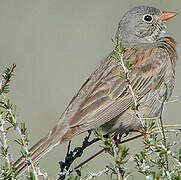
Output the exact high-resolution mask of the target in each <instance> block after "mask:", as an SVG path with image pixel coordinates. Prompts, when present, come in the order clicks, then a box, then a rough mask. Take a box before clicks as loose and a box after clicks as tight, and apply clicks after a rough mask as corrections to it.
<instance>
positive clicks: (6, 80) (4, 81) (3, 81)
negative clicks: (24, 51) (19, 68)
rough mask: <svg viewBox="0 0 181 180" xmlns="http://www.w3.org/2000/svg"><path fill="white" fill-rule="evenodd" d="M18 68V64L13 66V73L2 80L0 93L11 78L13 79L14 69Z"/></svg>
mask: <svg viewBox="0 0 181 180" xmlns="http://www.w3.org/2000/svg"><path fill="white" fill-rule="evenodd" d="M15 68H16V64H13V67H12V68H11V71H10V72H9V73H8V75H7V78H6V79H4V80H2V81H1V83H0V92H1V91H2V89H3V88H4V87H5V86H6V85H7V83H8V82H9V80H10V78H11V74H12V73H13V71H14V69H15Z"/></svg>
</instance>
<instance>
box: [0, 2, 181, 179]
mask: <svg viewBox="0 0 181 180" xmlns="http://www.w3.org/2000/svg"><path fill="white" fill-rule="evenodd" d="M137 5H150V6H154V7H157V8H160V9H162V10H168V11H174V12H178V16H177V17H175V18H174V19H173V20H171V21H170V22H168V25H167V26H168V29H169V32H170V34H171V35H172V36H173V37H174V38H175V39H176V40H177V42H178V43H179V44H181V35H180V32H181V31H180V30H181V21H180V19H181V1H180V0H172V1H170V0H134V1H133V0H111V1H110V0H76V1H75V0H51V1H50V0H29V1H24V0H16V1H15V0H0V69H1V70H2V68H3V67H4V66H5V65H7V64H12V63H16V65H17V68H16V77H15V80H14V81H13V83H12V84H11V89H12V91H11V92H10V98H11V99H12V101H13V102H14V103H16V105H17V120H18V121H25V122H26V125H27V127H28V129H29V138H30V144H31V145H32V144H34V143H35V142H37V141H38V140H39V139H40V138H41V137H42V136H44V135H46V134H47V132H48V130H49V129H50V128H51V127H53V126H54V125H55V124H56V123H57V121H58V118H59V117H60V114H61V113H62V112H63V111H64V109H65V108H66V106H67V104H68V103H69V101H70V100H71V98H72V97H73V96H74V94H75V93H76V92H77V91H78V89H79V88H80V86H81V84H82V83H83V82H84V81H85V80H86V79H87V78H88V76H89V75H90V73H91V72H92V71H93V70H94V69H95V67H96V66H97V65H98V64H99V62H100V61H101V60H102V59H104V58H105V57H106V56H107V55H108V54H109V53H110V52H111V51H112V49H113V43H112V41H111V38H112V37H114V35H115V32H116V30H117V25H118V22H119V20H120V19H121V17H122V15H123V14H124V13H125V12H126V11H127V10H129V9H130V8H133V7H135V6H137ZM179 53H180V52H179ZM176 73H177V81H176V88H175V92H174V94H175V95H181V81H180V76H181V62H180V59H179V60H178V62H177V69H176ZM180 106H181V101H178V102H174V103H169V104H168V105H167V106H166V111H165V112H164V121H165V123H166V124H176V123H180V114H179V111H180ZM140 141H141V139H139V140H136V141H134V142H131V143H129V144H128V146H129V147H130V152H131V151H132V152H135V151H139V149H135V147H138V144H139V143H140ZM80 142H82V138H81V136H79V137H77V138H75V139H74V143H75V144H77V145H80ZM97 147H98V145H96V148H97ZM96 148H89V150H88V151H86V152H85V153H84V157H83V159H84V158H85V157H88V156H89V155H91V154H93V153H94V152H96V151H97V150H96ZM97 149H98V148H97ZM66 150H67V146H66V145H60V146H58V147H57V148H55V149H54V150H53V151H51V152H50V153H49V154H47V155H46V156H45V157H44V158H43V159H42V160H41V161H40V167H42V168H43V169H45V170H46V171H47V172H48V174H49V176H50V178H51V179H55V177H56V176H57V173H58V172H59V166H58V161H59V160H63V158H64V157H65V153H66ZM18 156H19V154H18V153H16V152H15V157H14V159H17V158H18ZM108 162H111V158H110V157H109V155H107V156H105V154H103V155H102V156H99V157H98V158H96V159H95V160H93V161H91V162H90V163H88V165H87V166H88V167H87V169H88V170H89V172H98V171H100V170H102V169H104V167H105V164H106V163H108ZM131 171H132V170H131ZM98 179H105V176H102V177H99V178H98ZM134 179H142V176H139V175H138V174H136V175H135V177H134Z"/></svg>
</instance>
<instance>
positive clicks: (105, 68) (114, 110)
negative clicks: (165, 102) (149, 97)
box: [60, 46, 169, 131]
mask: <svg viewBox="0 0 181 180" xmlns="http://www.w3.org/2000/svg"><path fill="white" fill-rule="evenodd" d="M160 51H163V52H161V53H165V54H166V55H165V56H167V55H168V53H166V51H165V50H164V49H161V48H159V47H151V46H150V47H142V48H129V49H127V51H126V53H125V55H124V61H130V63H131V68H130V71H129V78H130V83H131V85H132V88H133V90H134V91H138V93H139V95H138V96H139V97H138V101H139V99H141V98H142V97H144V96H145V95H146V94H147V93H148V92H150V91H154V89H156V88H158V86H160V84H161V83H162V82H163V77H164V74H165V69H166V67H164V66H166V63H165V65H160V64H158V63H157V62H156V60H155V57H160V58H162V57H163V58H165V56H162V57H161V56H158V54H160ZM112 55H113V54H110V55H109V56H108V57H107V59H106V60H104V61H103V62H102V63H101V65H100V66H99V67H98V68H97V70H96V71H95V72H94V73H93V74H92V75H91V76H90V77H89V79H88V80H87V81H86V82H85V83H84V84H83V86H82V87H81V89H80V90H79V91H78V93H77V94H76V96H75V97H74V98H73V99H72V101H71V102H70V104H69V105H68V107H67V109H66V110H65V112H64V113H63V114H62V117H61V119H62V120H63V121H68V122H69V125H70V127H81V126H82V127H83V128H84V129H85V130H88V129H92V128H96V127H99V126H101V125H103V124H104V123H106V122H108V121H110V120H111V119H113V118H115V117H116V116H118V115H120V114H121V113H123V112H124V111H125V110H127V109H128V108H129V107H130V106H131V105H133V104H134V100H133V96H132V95H131V93H130V91H129V89H128V82H127V81H126V80H125V79H124V78H122V76H121V73H124V71H123V68H122V67H121V65H120V62H118V61H117V60H116V59H114V58H113V57H112ZM168 58H169V57H168ZM157 59H158V58H157ZM159 61H160V62H162V59H159ZM167 64H168V63H167ZM162 67H163V68H162ZM60 121H61V120H60ZM82 131H83V130H82Z"/></svg>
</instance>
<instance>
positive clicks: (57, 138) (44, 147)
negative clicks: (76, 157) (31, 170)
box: [14, 124, 79, 175]
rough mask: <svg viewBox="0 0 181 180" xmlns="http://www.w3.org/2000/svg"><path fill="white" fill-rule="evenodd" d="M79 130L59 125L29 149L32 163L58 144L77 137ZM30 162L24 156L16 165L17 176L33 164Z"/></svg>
mask: <svg viewBox="0 0 181 180" xmlns="http://www.w3.org/2000/svg"><path fill="white" fill-rule="evenodd" d="M77 130H78V129H77V128H76V127H75V128H70V127H69V126H68V125H62V124H61V126H60V125H59V124H57V125H56V126H55V127H54V128H53V129H52V130H51V131H50V132H49V134H48V135H47V136H45V137H43V138H42V139H41V140H40V141H38V142H37V143H36V144H35V145H34V146H33V147H32V148H30V149H29V152H30V161H31V162H36V161H38V160H39V159H40V158H41V157H42V156H44V155H45V154H46V153H48V152H49V151H51V150H52V149H53V148H54V147H55V146H57V145H58V144H62V143H65V142H67V141H69V140H70V139H72V138H73V137H74V136H75V135H77V134H79V133H78V131H77ZM30 161H29V162H28V160H25V158H24V157H23V156H22V157H20V158H19V159H18V160H17V161H16V162H15V163H14V167H15V169H16V171H17V175H20V174H22V173H23V172H24V171H25V170H26V169H27V167H28V166H29V165H30V164H31V163H30Z"/></svg>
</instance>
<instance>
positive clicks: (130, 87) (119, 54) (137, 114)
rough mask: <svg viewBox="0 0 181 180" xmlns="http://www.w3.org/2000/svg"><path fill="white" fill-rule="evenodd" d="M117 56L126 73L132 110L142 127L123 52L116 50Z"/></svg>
mask: <svg viewBox="0 0 181 180" xmlns="http://www.w3.org/2000/svg"><path fill="white" fill-rule="evenodd" d="M118 56H119V59H120V65H121V66H122V68H123V70H124V73H125V75H126V80H127V83H128V87H129V90H130V92H131V95H132V97H133V101H134V106H135V108H134V111H135V113H136V116H137V117H138V119H139V121H140V123H141V125H142V127H143V126H144V124H143V121H142V118H141V116H140V113H139V111H138V110H137V107H138V102H137V98H136V95H135V93H134V90H133V88H132V86H131V82H130V79H129V76H128V75H129V71H128V68H127V67H126V66H125V64H124V61H123V54H121V53H119V52H118Z"/></svg>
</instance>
